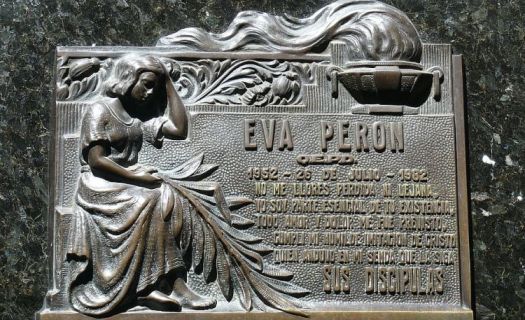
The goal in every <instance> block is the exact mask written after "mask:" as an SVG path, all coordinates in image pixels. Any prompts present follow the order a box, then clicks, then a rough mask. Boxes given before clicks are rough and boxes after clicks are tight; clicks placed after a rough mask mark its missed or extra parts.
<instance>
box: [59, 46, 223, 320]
mask: <svg viewBox="0 0 525 320" xmlns="http://www.w3.org/2000/svg"><path fill="white" fill-rule="evenodd" d="M105 89H106V94H104V95H102V98H100V99H99V100H98V101H96V102H95V103H93V104H92V105H91V106H90V107H88V108H89V109H88V110H86V112H85V114H84V116H83V119H82V125H81V133H80V151H81V152H80V154H81V159H80V161H81V164H82V172H81V176H80V181H79V183H78V189H77V194H76V199H75V209H74V217H73V221H72V224H71V228H70V232H69V239H68V247H67V261H68V262H69V265H70V270H71V281H70V286H69V295H70V303H71V305H72V307H73V308H74V309H76V310H77V311H79V312H82V313H85V314H90V315H102V314H106V313H111V312H116V311H119V309H122V308H126V307H128V306H130V305H137V304H138V305H144V306H147V307H149V308H151V309H157V310H180V308H181V307H185V308H191V309H205V308H210V307H214V306H215V304H216V301H215V300H214V299H211V298H206V297H201V296H199V295H197V294H196V293H195V292H193V291H192V290H190V289H189V288H188V287H187V285H186V283H185V277H184V275H185V266H184V261H183V257H182V255H181V249H180V247H179V244H178V242H177V241H176V239H177V237H178V234H177V230H178V229H180V228H178V227H177V224H179V225H180V223H181V222H180V221H177V216H176V215H173V214H171V213H172V212H171V211H173V210H175V209H174V205H173V201H171V202H170V199H171V200H172V199H173V197H174V193H176V191H175V190H174V189H173V188H171V187H169V186H168V185H167V184H166V183H165V182H163V180H162V179H161V178H160V177H159V176H157V175H156V172H157V170H156V169H155V168H153V167H149V166H143V165H141V164H139V163H138V162H137V160H138V154H139V152H140V150H141V147H142V144H143V142H147V143H151V144H153V145H155V146H157V147H160V146H161V144H162V140H163V138H168V139H185V138H186V136H187V133H188V118H187V115H186V111H185V108H184V105H183V103H182V101H181V100H180V98H179V96H178V95H177V92H176V91H175V88H174V86H173V84H172V82H171V80H170V76H169V73H168V72H167V69H166V67H165V66H164V65H163V63H162V62H161V61H160V60H159V59H158V58H156V57H154V56H141V55H127V56H124V57H122V58H120V59H119V60H117V61H116V63H115V66H114V68H113V70H112V72H111V74H110V77H109V78H108V80H107V81H106V86H105ZM170 205H171V206H170ZM178 205H180V203H179V204H178Z"/></svg>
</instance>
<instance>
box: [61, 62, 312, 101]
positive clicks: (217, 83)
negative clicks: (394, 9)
mask: <svg viewBox="0 0 525 320" xmlns="http://www.w3.org/2000/svg"><path fill="white" fill-rule="evenodd" d="M162 61H163V63H164V64H165V66H166V68H167V70H168V73H169V74H170V77H171V79H172V81H173V82H175V88H176V89H177V91H178V93H179V95H180V96H181V98H182V100H183V101H184V103H185V104H186V105H191V104H210V105H214V104H221V105H249V106H257V107H262V106H267V105H298V104H301V103H302V101H303V90H304V89H303V88H304V84H309V83H312V82H313V68H315V67H316V65H315V64H306V63H304V64H303V63H294V62H280V61H277V60H274V61H254V60H223V61H217V60H210V59H204V60H198V61H176V60H173V59H169V58H163V59H162ZM112 66H113V59H105V60H99V59H96V58H84V59H68V58H67V57H66V58H64V57H62V58H60V59H59V60H58V77H57V78H58V80H57V100H58V101H73V100H88V99H91V98H93V97H95V96H97V94H101V93H102V94H103V90H104V88H103V87H102V83H103V82H104V80H105V79H106V77H107V74H108V72H109V71H110V70H111V68H112Z"/></svg>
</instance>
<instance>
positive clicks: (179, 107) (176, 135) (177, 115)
mask: <svg viewBox="0 0 525 320" xmlns="http://www.w3.org/2000/svg"><path fill="white" fill-rule="evenodd" d="M166 93H167V96H168V110H167V111H168V112H167V113H168V114H167V116H168V119H169V121H168V122H166V123H165V124H164V125H163V126H162V134H163V135H164V136H165V137H166V138H168V139H173V140H176V139H186V137H187V136H188V116H187V115H186V108H184V104H183V103H182V100H181V99H180V97H179V94H178V93H177V91H176V90H175V87H174V86H173V83H171V80H170V79H169V77H168V79H166Z"/></svg>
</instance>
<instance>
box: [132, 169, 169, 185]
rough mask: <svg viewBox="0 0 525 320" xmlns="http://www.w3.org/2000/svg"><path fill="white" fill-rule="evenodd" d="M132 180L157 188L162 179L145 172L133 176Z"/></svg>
mask: <svg viewBox="0 0 525 320" xmlns="http://www.w3.org/2000/svg"><path fill="white" fill-rule="evenodd" d="M133 179H134V180H136V181H138V182H140V183H143V184H145V185H151V186H157V185H159V184H161V183H162V179H161V178H160V177H158V176H155V175H153V174H151V173H149V172H146V171H141V172H137V173H135V174H134V175H133Z"/></svg>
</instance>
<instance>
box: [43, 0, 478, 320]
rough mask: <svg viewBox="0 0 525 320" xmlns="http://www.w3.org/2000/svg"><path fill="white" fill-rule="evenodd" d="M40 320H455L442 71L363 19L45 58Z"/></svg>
mask: <svg viewBox="0 0 525 320" xmlns="http://www.w3.org/2000/svg"><path fill="white" fill-rule="evenodd" d="M56 83H57V87H56V103H55V104H54V105H53V108H52V115H53V121H52V122H53V124H54V128H53V130H54V140H53V147H52V158H53V159H54V162H52V163H53V164H52V168H51V177H52V179H51V180H52V188H51V190H52V192H51V199H50V203H51V206H50V242H51V244H52V246H51V247H52V248H53V251H52V259H50V260H51V263H52V265H51V266H50V267H51V270H52V274H51V275H50V280H51V284H52V287H51V288H50V290H49V292H48V295H47V297H46V301H45V305H44V308H43V309H42V310H41V311H40V312H39V313H38V314H37V318H39V319H89V318H92V317H97V318H100V317H104V318H108V317H109V318H111V319H150V318H151V317H155V318H156V319H225V318H228V319H263V318H264V319H290V318H294V317H298V318H300V317H310V318H312V319H344V318H348V317H359V318H363V319H385V318H388V319H472V318H473V315H472V310H471V293H470V256H469V237H468V214H469V212H468V206H467V184H466V181H467V180H466V161H465V157H466V152H465V134H464V132H465V130H464V114H463V109H464V106H463V70H462V59H461V56H457V55H453V54H452V52H451V48H450V46H449V45H446V44H424V43H423V42H422V41H421V39H420V38H419V35H418V32H417V30H416V29H415V27H414V26H413V24H412V23H411V22H410V20H409V18H408V17H407V16H406V15H405V14H404V13H403V12H401V11H399V10H397V9H396V8H393V7H391V6H388V5H385V4H383V3H381V2H378V1H370V0H368V1H350V0H340V1H336V2H334V3H332V4H330V5H328V6H326V7H324V8H322V9H320V10H319V11H318V12H317V13H315V14H314V15H312V16H311V17H308V18H305V19H298V18H292V17H276V16H272V15H269V14H265V13H259V12H251V11H250V12H241V13H239V15H238V16H237V18H236V19H235V20H234V21H233V22H232V23H231V25H230V26H229V28H228V29H227V30H226V31H225V32H224V33H221V34H212V33H209V32H207V31H204V30H201V29H196V28H188V29H184V30H180V31H178V32H177V33H174V34H172V35H169V36H166V37H163V38H161V39H160V40H159V41H158V43H157V46H156V47H140V48H139V47H61V48H58V50H57V76H56Z"/></svg>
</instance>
